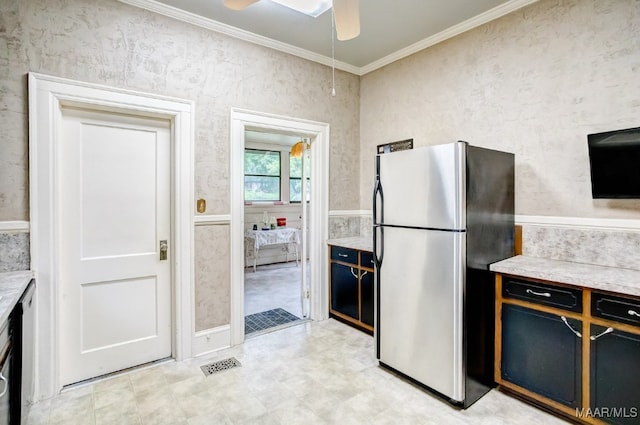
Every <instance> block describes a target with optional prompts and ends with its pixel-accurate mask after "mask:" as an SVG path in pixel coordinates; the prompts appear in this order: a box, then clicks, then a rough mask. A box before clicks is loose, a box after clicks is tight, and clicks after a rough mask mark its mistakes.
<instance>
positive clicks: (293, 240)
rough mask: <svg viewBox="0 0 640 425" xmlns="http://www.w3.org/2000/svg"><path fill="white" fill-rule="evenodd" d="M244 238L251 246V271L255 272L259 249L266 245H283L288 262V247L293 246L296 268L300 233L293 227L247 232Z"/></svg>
mask: <svg viewBox="0 0 640 425" xmlns="http://www.w3.org/2000/svg"><path fill="white" fill-rule="evenodd" d="M244 237H245V239H246V240H247V242H248V243H249V244H253V271H254V272H255V271H256V265H257V264H256V262H257V260H258V252H259V251H260V248H262V247H263V246H268V245H280V244H284V245H285V247H286V252H287V261H289V246H290V244H295V251H296V266H297V265H298V248H299V247H300V231H299V230H298V229H295V228H293V227H279V228H277V229H273V230H247V231H245V232H244Z"/></svg>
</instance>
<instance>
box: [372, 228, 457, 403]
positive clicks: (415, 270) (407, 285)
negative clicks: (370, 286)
mask: <svg viewBox="0 0 640 425" xmlns="http://www.w3.org/2000/svg"><path fill="white" fill-rule="evenodd" d="M384 244H385V255H384V260H383V262H382V264H381V266H380V268H379V269H378V270H377V273H380V280H379V282H380V283H379V288H378V290H379V292H378V296H379V298H378V300H379V316H378V318H379V322H378V323H377V333H376V338H378V339H379V341H377V342H379V344H380V352H379V354H380V362H382V363H384V364H385V365H387V366H390V367H392V368H394V369H396V370H397V371H399V372H402V373H404V374H405V375H407V376H409V377H411V378H413V379H415V380H417V381H418V382H421V383H422V384H424V385H426V386H428V387H430V388H432V389H434V390H436V391H438V392H440V393H442V394H444V395H445V396H447V397H449V398H451V399H453V400H455V401H458V402H461V401H463V400H464V394H465V392H464V373H463V362H462V349H463V347H462V337H463V327H462V307H463V300H462V296H463V294H462V292H463V283H464V270H465V268H464V262H465V259H464V250H463V247H464V244H465V233H464V232H445V231H435V230H419V229H406V228H396V227H386V228H385V230H384Z"/></svg>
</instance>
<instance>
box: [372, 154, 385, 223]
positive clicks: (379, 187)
mask: <svg viewBox="0 0 640 425" xmlns="http://www.w3.org/2000/svg"><path fill="white" fill-rule="evenodd" d="M378 195H380V221H378ZM380 223H384V194H383V193H382V183H381V182H380V156H379V155H377V156H376V182H375V184H374V185H373V225H374V226H376V225H378V224H380Z"/></svg>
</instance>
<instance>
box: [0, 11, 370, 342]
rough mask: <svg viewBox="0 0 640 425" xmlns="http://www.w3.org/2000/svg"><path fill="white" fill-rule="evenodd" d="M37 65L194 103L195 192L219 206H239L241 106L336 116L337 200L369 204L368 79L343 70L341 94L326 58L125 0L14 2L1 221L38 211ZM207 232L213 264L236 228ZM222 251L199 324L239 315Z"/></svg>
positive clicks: (3, 71) (3, 29)
mask: <svg viewBox="0 0 640 425" xmlns="http://www.w3.org/2000/svg"><path fill="white" fill-rule="evenodd" d="M29 71H35V72H40V73H45V74H50V75H55V76H60V77H65V78H71V79H76V80H81V81H88V82H95V83H101V84H106V85H110V86H117V87H124V88H129V89H135V90H141V91H145V92H152V93H158V94H162V95H169V96H175V97H180V98H186V99H191V100H193V101H194V102H195V138H196V140H195V158H196V162H195V174H196V176H195V197H196V199H197V198H204V199H206V200H207V205H208V211H207V213H208V214H229V212H230V206H229V199H230V196H229V111H230V108H231V107H238V108H246V109H251V110H256V111H263V112H270V113H274V114H282V115H289V116H293V117H296V118H306V119H311V120H317V121H322V122H327V123H329V124H330V125H331V148H330V149H331V152H330V155H331V156H330V159H331V173H330V176H329V179H330V181H331V183H332V186H331V187H333V188H335V189H330V196H329V202H330V207H331V209H357V206H358V191H359V187H358V181H359V175H358V171H359V169H358V167H357V163H358V155H359V145H358V143H359V121H358V120H359V95H360V94H359V78H358V77H357V76H354V75H351V74H348V73H345V72H336V79H337V80H336V86H337V96H336V97H331V96H330V94H329V93H330V83H331V70H330V69H329V68H328V67H326V66H323V65H319V64H316V63H313V62H309V61H307V60H304V59H300V58H297V57H293V56H290V55H287V54H284V53H280V52H277V51H274V50H271V49H266V48H263V47H259V46H256V45H252V44H249V43H246V42H243V41H240V40H236V39H233V38H230V37H227V36H224V35H221V34H217V33H214V32H211V31H208V30H205V29H202V28H199V27H196V26H193V25H190V24H187V23H184V22H180V21H177V20H173V19H171V18H167V17H164V16H161V15H157V14H154V13H151V12H148V11H144V10H141V9H138V8H135V7H132V6H128V5H125V4H122V3H120V2H117V1H115V0H2V1H0V128H1V129H2V135H1V136H0V221H4V220H28V217H29V211H28V158H27V150H28V141H27V130H28V127H27V115H28V103H27V77H26V74H27V72H29ZM354 164H356V165H355V166H354ZM338 182H339V184H338ZM196 235H197V237H198V238H199V239H198V244H197V249H196V253H195V255H196V264H197V265H199V266H201V267H205V265H206V264H208V263H207V262H206V261H204V260H205V258H209V257H208V256H209V255H210V254H209V252H226V251H228V247H229V234H228V231H225V232H221V231H220V229H219V228H215V229H211V230H209V231H204V230H202V229H200V228H199V229H197V232H196ZM207 237H211V240H209V241H206V240H203V238H207ZM203 246H206V247H207V250H208V251H207V253H203V252H202V247H203ZM209 250H210V251H209ZM221 258H226V257H220V258H218V259H217V260H216V263H215V264H216V265H217V266H218V267H219V268H221V270H217V271H216V273H215V274H214V275H208V274H206V273H204V270H203V269H200V270H198V271H197V281H196V294H197V295H196V298H197V299H196V303H197V308H196V328H197V329H205V328H206V327H208V326H210V325H212V324H216V325H217V324H221V323H224V322H225V321H226V322H227V323H228V318H226V319H225V318H224V317H222V316H221V315H222V314H223V313H224V314H227V316H228V309H229V306H228V304H229V299H228V293H229V273H228V267H229V264H228V261H227V262H226V263H223V262H221ZM208 267H209V266H207V269H206V270H209V268H208ZM205 288H206V291H205V290H204V289H205Z"/></svg>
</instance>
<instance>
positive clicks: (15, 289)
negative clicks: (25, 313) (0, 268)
mask: <svg viewBox="0 0 640 425" xmlns="http://www.w3.org/2000/svg"><path fill="white" fill-rule="evenodd" d="M32 278H33V272H32V271H31V270H25V271H19V272H4V273H0V297H2V298H0V326H2V325H3V324H4V323H5V322H6V321H7V319H8V318H9V314H11V311H12V310H13V308H14V307H15V306H16V304H17V303H18V301H19V300H20V297H21V296H22V293H23V292H24V290H25V289H26V288H27V285H29V282H31V279H32Z"/></svg>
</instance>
